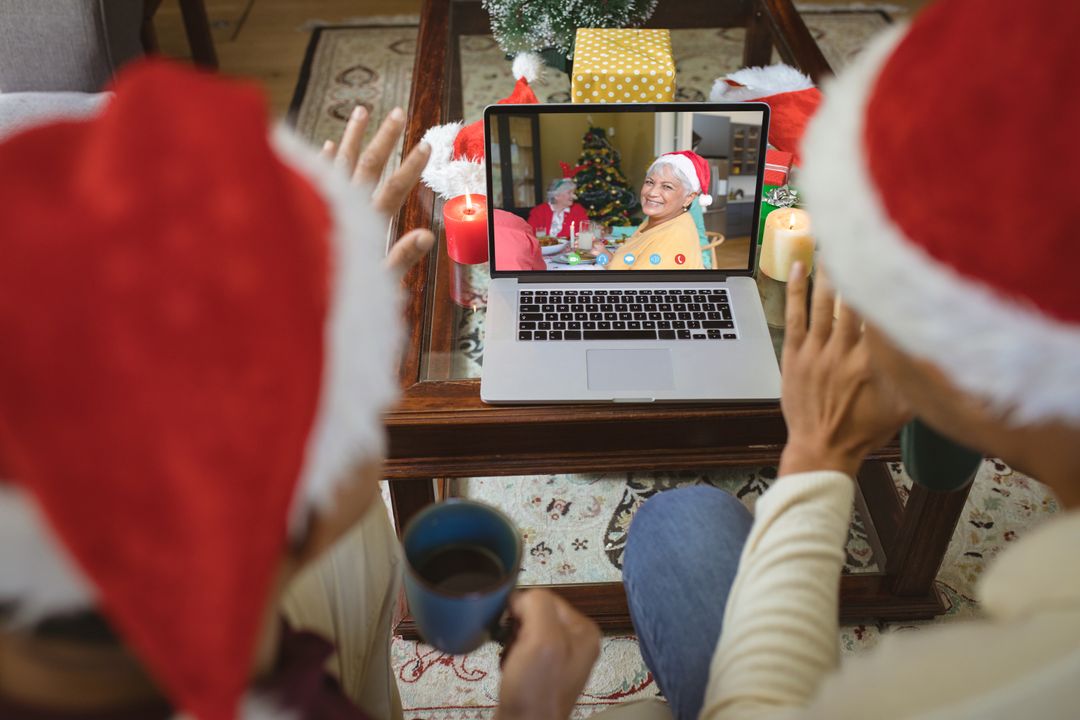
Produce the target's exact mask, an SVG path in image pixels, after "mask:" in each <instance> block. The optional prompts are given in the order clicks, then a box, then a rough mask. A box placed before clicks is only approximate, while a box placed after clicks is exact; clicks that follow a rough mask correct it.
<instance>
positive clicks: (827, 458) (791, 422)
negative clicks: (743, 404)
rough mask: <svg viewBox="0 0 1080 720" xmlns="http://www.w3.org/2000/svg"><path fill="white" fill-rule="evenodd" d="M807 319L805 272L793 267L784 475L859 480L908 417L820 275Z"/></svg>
mask: <svg viewBox="0 0 1080 720" xmlns="http://www.w3.org/2000/svg"><path fill="white" fill-rule="evenodd" d="M818 278H819V279H818V282H816V283H815V287H814V296H813V300H812V306H811V310H810V323H809V328H808V327H807V321H806V294H807V279H806V269H805V267H804V266H803V265H802V263H796V265H795V266H793V267H792V269H791V274H790V281H789V282H788V288H787V317H786V321H785V324H786V331H785V336H784V351H783V356H782V359H781V376H782V383H783V385H782V391H781V397H780V407H781V409H782V410H783V412H784V420H785V421H786V422H787V427H788V441H787V446H786V447H785V448H784V452H783V454H782V455H781V458H780V473H781V474H782V475H787V474H791V473H796V472H804V471H808V470H840V471H842V472H845V473H847V474H848V475H850V476H851V477H854V476H855V473H856V472H857V471H858V469H859V466H860V465H861V464H862V461H863V458H865V457H866V454H867V453H868V452H870V451H871V450H874V449H875V448H878V447H880V446H881V445H883V444H884V443H885V442H887V441H888V439H889V438H890V437H892V436H893V435H894V434H895V433H896V432H897V430H899V428H900V426H901V425H903V424H904V423H905V422H906V421H907V420H908V419H910V417H911V413H910V410H908V408H907V405H906V404H905V403H904V401H903V400H902V398H901V397H900V396H899V394H898V393H897V391H896V390H895V389H894V388H893V387H892V385H891V384H890V383H888V381H887V380H886V379H885V378H883V377H881V375H880V374H878V373H875V372H874V370H873V367H872V365H871V363H870V355H869V351H868V350H867V346H866V340H865V339H864V337H863V333H862V320H861V319H860V318H859V316H857V315H856V314H855V313H854V312H853V311H852V310H851V308H849V307H847V306H845V305H841V306H840V313H839V317H838V318H837V319H835V321H834V319H833V312H834V306H835V303H836V296H835V294H834V293H833V290H832V288H831V287H830V285H829V283H828V280H827V279H826V278H824V277H823V276H822V274H820V273H819V275H818Z"/></svg>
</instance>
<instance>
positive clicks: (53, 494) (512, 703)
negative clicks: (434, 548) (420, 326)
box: [0, 61, 599, 720]
mask: <svg viewBox="0 0 1080 720" xmlns="http://www.w3.org/2000/svg"><path fill="white" fill-rule="evenodd" d="M113 90H114V91H115V94H114V97H113V98H112V99H111V100H110V101H109V102H108V103H107V104H106V105H105V106H104V108H103V109H101V110H100V112H99V113H97V114H95V115H93V116H92V117H90V118H83V119H79V120H67V121H63V122H54V123H51V124H48V125H43V126H39V127H34V128H31V129H29V130H24V131H22V132H18V133H15V134H14V135H12V136H10V137H8V138H6V139H5V140H4V141H3V142H2V143H0V218H2V221H0V222H2V223H3V231H2V232H0V717H3V718H20V717H28V718H36V719H41V718H169V717H174V716H176V715H177V714H178V713H185V714H186V715H187V716H193V717H195V718H198V719H199V720H226V719H227V718H235V717H261V718H281V717H286V718H357V717H374V718H394V717H400V716H401V706H400V702H399V700H398V695H397V687H396V683H395V677H394V674H393V672H392V670H391V667H390V663H389V640H390V637H389V634H390V626H391V613H392V612H393V611H394V609H395V608H396V605H397V598H398V595H397V588H398V574H399V572H400V561H399V560H398V545H397V542H396V540H395V537H394V533H393V530H392V529H391V527H390V524H389V519H388V517H387V514H386V511H385V508H384V507H383V506H382V502H381V500H380V498H379V493H378V480H379V478H380V466H381V462H380V461H381V457H382V452H383V447H384V440H383V427H382V411H383V410H384V409H385V408H387V407H388V406H389V405H390V404H391V403H392V402H393V401H394V399H395V397H396V395H397V392H396V388H397V380H396V378H397V362H398V344H399V339H400V338H401V336H402V332H401V327H400V325H401V323H400V311H399V307H398V303H397V297H396V296H397V294H398V289H399V288H398V283H397V278H398V277H399V275H400V273H402V272H404V270H405V269H407V268H408V267H409V266H411V265H412V264H413V263H414V262H416V261H417V260H418V259H419V258H420V257H422V256H423V255H425V254H427V252H429V250H430V248H431V246H432V242H433V237H432V234H431V232H430V231H428V230H422V229H421V230H414V231H412V232H409V233H406V234H405V235H404V236H403V237H401V238H400V239H398V240H397V242H396V243H394V244H393V245H392V247H391V249H390V251H389V255H388V256H387V253H386V246H385V241H386V237H387V218H388V217H389V216H391V215H393V214H395V213H396V212H397V209H398V208H399V207H400V205H401V203H402V202H403V200H404V198H405V196H406V195H407V194H408V192H410V190H411V189H412V187H413V186H414V185H415V183H416V182H417V180H418V178H419V176H420V173H421V171H422V169H423V167H424V165H425V164H426V163H427V160H428V158H429V155H430V149H429V148H428V147H427V146H426V144H424V143H421V145H419V146H417V147H416V148H413V149H412V150H411V151H410V152H409V153H408V154H407V155H406V157H405V158H404V160H403V162H402V164H401V167H400V169H398V170H397V171H396V172H395V173H394V174H393V176H392V177H391V179H390V181H389V182H387V183H386V184H385V186H384V187H383V188H382V189H379V190H375V189H374V186H375V183H376V182H377V180H378V177H379V175H380V174H381V172H382V169H383V167H384V166H385V164H386V161H387V159H388V157H389V156H390V153H391V151H392V149H393V147H394V145H395V143H396V141H397V139H398V138H399V137H400V135H401V132H402V131H403V129H404V125H405V118H404V113H402V112H401V110H400V109H398V110H395V111H393V112H391V113H390V115H389V116H388V118H387V119H386V121H385V122H384V123H383V124H382V126H381V127H380V128H379V130H378V132H376V133H375V136H374V139H373V140H372V141H371V143H370V144H369V146H368V147H367V148H366V149H364V150H363V151H361V147H360V138H361V136H362V135H363V132H364V128H365V126H366V124H367V115H366V113H365V112H364V111H363V110H357V112H356V113H354V114H353V116H352V119H351V120H350V121H349V124H348V126H347V128H346V130H345V133H344V136H343V138H342V141H341V143H340V147H338V146H336V145H335V144H334V143H327V145H326V147H324V150H323V156H322V157H320V156H319V155H318V154H317V153H316V152H314V151H313V150H310V149H309V148H308V147H307V146H306V145H305V144H304V143H303V142H301V141H300V140H299V139H298V138H296V137H295V136H294V135H292V134H291V132H289V131H287V130H284V129H278V130H276V131H271V130H269V129H268V126H267V120H266V111H265V105H266V103H265V99H264V98H263V97H262V94H261V93H260V92H258V91H257V90H255V89H254V88H251V87H248V86H247V85H244V84H241V83H237V82H234V81H230V80H225V79H221V78H219V77H216V76H213V75H209V74H202V73H197V72H193V71H190V70H186V69H182V68H180V67H176V66H172V65H170V64H167V63H164V62H161V61H150V62H146V63H143V64H140V65H133V66H131V68H130V69H128V70H126V71H125V72H124V73H122V75H121V77H120V78H119V79H118V80H117V83H116V85H115V87H114V88H113ZM387 265H388V266H389V267H386V266H387ZM512 606H513V610H514V613H515V615H516V616H517V619H518V621H519V622H520V624H521V626H520V630H519V631H518V634H517V640H516V642H515V643H514V645H513V646H512V648H511V650H510V651H509V653H508V655H507V656H506V658H505V662H504V667H503V675H502V684H501V689H500V707H501V712H502V713H503V714H504V715H505V716H506V717H514V716H523V713H524V711H525V710H528V709H536V708H543V709H547V710H550V711H552V712H554V713H555V714H562V715H563V716H565V715H566V714H568V713H569V710H570V707H571V706H572V705H573V702H574V700H575V699H576V698H577V695H578V694H579V693H580V691H581V688H582V687H583V686H584V683H585V680H586V678H587V677H588V673H589V670H590V668H591V666H592V663H593V660H594V659H595V658H596V655H597V652H598V649H599V643H598V637H599V634H598V631H597V630H596V627H595V625H593V624H592V623H591V622H590V621H588V620H587V619H586V618H584V617H583V616H582V615H580V614H579V613H577V612H576V611H575V610H573V609H572V608H571V607H570V606H569V605H567V604H566V603H565V602H563V601H562V600H560V599H559V598H558V597H557V596H555V595H554V594H552V593H549V592H547V591H542V590H537V591H529V592H525V593H521V594H519V595H517V596H515V597H514V599H513V600H512ZM283 618H284V619H283ZM328 641H330V642H328ZM358 708H363V711H361V710H360V709H358ZM365 712H366V713H368V715H364V714H363V713H365Z"/></svg>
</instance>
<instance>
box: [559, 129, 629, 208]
mask: <svg viewBox="0 0 1080 720" xmlns="http://www.w3.org/2000/svg"><path fill="white" fill-rule="evenodd" d="M581 145H582V148H581V157H579V158H578V162H577V164H578V165H582V166H584V167H583V168H582V169H581V170H578V172H577V174H576V175H574V181H575V182H576V183H577V198H578V200H577V201H578V202H579V203H581V205H582V206H584V208H585V210H586V211H587V212H588V214H589V218H590V219H592V220H593V221H594V222H598V223H600V224H601V225H607V226H609V227H612V226H618V225H633V224H634V222H633V220H632V219H631V217H632V215H633V214H634V211H636V210H637V208H638V206H639V205H640V203H639V202H638V194H637V192H635V191H634V190H633V189H632V188H631V187H630V184H629V183H628V182H627V180H626V176H625V175H623V173H622V170H621V169H620V168H619V162H620V161H621V160H622V158H621V157H620V156H619V151H618V150H616V149H615V148H613V147H612V146H611V143H610V142H608V139H607V133H606V132H604V129H603V128H598V127H590V128H589V129H588V131H587V132H586V133H585V137H584V138H583V139H582V143H581Z"/></svg>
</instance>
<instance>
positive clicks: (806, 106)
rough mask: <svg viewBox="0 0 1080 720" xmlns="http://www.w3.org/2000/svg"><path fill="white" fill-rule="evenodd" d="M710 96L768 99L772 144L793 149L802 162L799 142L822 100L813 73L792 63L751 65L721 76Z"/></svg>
mask: <svg viewBox="0 0 1080 720" xmlns="http://www.w3.org/2000/svg"><path fill="white" fill-rule="evenodd" d="M709 99H710V100H712V101H713V102H748V101H750V100H756V101H759V102H763V103H767V104H768V105H769V110H770V116H771V117H770V120H769V144H770V145H772V146H773V147H775V148H776V149H777V150H781V151H783V152H788V153H792V154H793V155H794V156H795V162H796V164H797V163H798V162H799V142H800V140H802V136H803V133H804V132H805V130H806V124H807V122H809V120H810V118H811V116H813V114H814V113H815V112H816V111H817V108H818V105H820V104H821V92H820V91H819V90H818V89H817V88H816V87H814V83H813V82H812V81H811V80H810V78H809V77H807V76H806V75H804V74H802V73H801V72H799V71H798V70H796V69H795V68H793V67H791V66H789V65H783V64H777V65H770V66H768V67H749V68H743V69H742V70H737V71H736V72H733V73H729V74H727V75H725V76H724V77H722V78H717V79H716V82H714V83H713V87H712V92H711V93H710V94H709Z"/></svg>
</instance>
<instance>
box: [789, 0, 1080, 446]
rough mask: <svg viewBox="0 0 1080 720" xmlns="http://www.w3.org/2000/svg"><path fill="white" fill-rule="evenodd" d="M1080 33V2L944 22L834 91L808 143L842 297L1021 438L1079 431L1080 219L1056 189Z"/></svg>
mask: <svg viewBox="0 0 1080 720" xmlns="http://www.w3.org/2000/svg"><path fill="white" fill-rule="evenodd" d="M1048 18H1050V19H1052V22H1050V23H1047V22H1046V20H1047V19H1048ZM1077 27H1080V5H1077V4H1075V3H1060V2H1055V1H1054V0H1032V2H1031V3H1029V4H1027V5H1025V6H1024V11H1023V12H1022V13H1017V12H1016V5H1015V3H1012V2H1007V1H1005V0H944V1H942V2H939V3H936V4H934V5H931V6H929V7H927V8H926V9H925V10H924V11H923V12H922V13H921V14H920V15H919V16H918V18H917V19H916V20H915V21H914V22H913V23H912V25H911V26H910V29H908V28H906V27H900V28H897V29H895V30H894V31H890V32H888V33H886V34H884V35H883V36H882V37H880V38H879V39H878V40H877V41H876V42H874V43H873V44H872V45H871V46H870V47H868V48H867V49H866V50H865V51H864V52H863V54H862V55H861V56H860V57H859V59H858V60H857V61H856V62H855V64H854V65H853V66H851V67H850V68H848V69H847V70H846V71H845V72H844V73H843V74H842V75H841V76H840V77H838V78H836V80H835V81H833V82H832V83H831V84H829V85H828V86H826V93H825V94H826V100H825V102H824V104H823V105H822V108H821V111H820V112H819V113H818V115H817V116H816V117H815V119H814V120H813V122H812V123H811V126H810V129H809V131H808V133H807V137H806V142H805V144H804V150H805V154H806V164H805V167H804V169H803V176H802V180H803V185H804V187H805V189H806V197H807V200H808V203H809V209H810V212H811V214H812V216H813V219H814V225H815V227H816V232H817V234H818V239H819V242H820V244H821V255H822V261H823V263H824V265H825V267H826V269H827V270H828V272H829V274H830V276H831V278H832V280H833V281H834V283H835V284H836V286H837V287H838V288H839V290H840V292H841V293H842V294H843V296H844V298H845V299H846V300H847V301H848V302H849V303H850V304H851V305H852V306H853V307H855V308H856V309H857V310H858V311H859V312H861V313H862V314H863V315H864V316H865V317H866V318H867V320H868V321H870V322H871V323H873V324H874V325H875V326H876V327H877V328H879V329H880V330H881V331H883V332H884V333H886V334H887V335H888V336H889V337H890V338H891V339H892V341H893V342H895V343H896V344H897V345H898V346H899V347H900V348H902V349H903V350H904V351H906V352H908V353H910V354H911V355H914V356H917V357H920V358H923V359H926V360H929V361H930V362H932V363H933V364H934V365H935V366H937V367H938V368H940V369H941V370H942V371H943V372H945V374H946V375H947V376H948V377H949V378H950V380H951V381H952V382H953V383H954V384H956V385H957V386H958V387H960V388H961V389H963V390H965V391H967V392H969V393H971V394H973V395H975V396H977V397H981V398H983V399H985V400H986V401H988V402H989V403H991V404H992V406H993V407H995V408H996V409H998V410H1000V411H1002V412H1006V413H1009V414H1010V415H1011V417H1012V418H1013V419H1014V420H1016V421H1017V422H1031V421H1038V420H1049V419H1061V420H1065V421H1069V422H1072V423H1074V424H1076V423H1078V422H1080V291H1078V290H1077V287H1078V284H1077V281H1076V277H1077V273H1076V270H1075V268H1076V267H1077V266H1078V265H1080V243H1078V242H1077V231H1076V227H1077V215H1076V211H1075V208H1074V207H1073V206H1068V205H1067V203H1066V204H1065V205H1060V206H1058V205H1055V202H1054V199H1053V192H1052V191H1051V190H1048V188H1047V185H1046V183H1045V182H1043V180H1045V179H1046V178H1047V176H1048V174H1049V173H1050V171H1051V170H1052V169H1053V166H1056V167H1060V168H1075V167H1077V166H1078V164H1080V149H1078V146H1077V143H1076V138H1075V131H1076V128H1077V127H1080V93H1077V92H1076V90H1075V78H1074V77H1073V75H1072V73H1071V72H1070V70H1069V69H1070V68H1071V67H1072V59H1073V56H1074V54H1075V38H1074V37H1073V36H1074V34H1075V33H1074V32H1073V31H1074V29H1075V28H1077ZM961 67H962V68H963V72H961V73H956V72H950V71H951V70H953V69H955V68H961ZM1033 68H1034V69H1035V70H1036V71H1035V72H1032V69H1033ZM1018 93H1020V94H1018ZM1033 118H1037V120H1033ZM1051 154H1052V155H1051ZM1051 162H1052V163H1053V166H1052V165H1051ZM953 165H955V168H953V167H952V166H953ZM1066 194H1067V192H1066Z"/></svg>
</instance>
